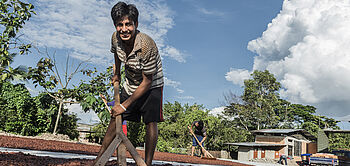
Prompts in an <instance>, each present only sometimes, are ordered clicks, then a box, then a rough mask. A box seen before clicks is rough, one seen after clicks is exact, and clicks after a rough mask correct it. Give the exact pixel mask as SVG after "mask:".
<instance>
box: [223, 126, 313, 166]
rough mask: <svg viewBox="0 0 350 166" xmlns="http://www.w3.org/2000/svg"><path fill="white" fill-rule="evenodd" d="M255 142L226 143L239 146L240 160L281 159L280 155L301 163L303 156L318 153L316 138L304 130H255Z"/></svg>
mask: <svg viewBox="0 0 350 166" xmlns="http://www.w3.org/2000/svg"><path fill="white" fill-rule="evenodd" d="M252 133H253V134H254V135H255V142H241V143H226V144H227V145H229V146H238V160H241V161H249V160H252V159H256V158H266V159H279V157H280V155H286V156H290V157H293V158H294V159H295V160H296V161H301V154H303V153H316V150H317V146H316V143H315V140H316V138H315V137H314V136H312V135H311V134H310V133H308V132H307V131H305V130H303V129H263V130H254V131H252Z"/></svg>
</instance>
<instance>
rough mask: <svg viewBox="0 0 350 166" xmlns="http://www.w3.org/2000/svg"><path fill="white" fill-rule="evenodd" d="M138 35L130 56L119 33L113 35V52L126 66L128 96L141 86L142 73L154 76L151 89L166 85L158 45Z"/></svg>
mask: <svg viewBox="0 0 350 166" xmlns="http://www.w3.org/2000/svg"><path fill="white" fill-rule="evenodd" d="M136 33H137V34H136V38H135V43H134V48H133V50H132V51H131V53H130V54H129V55H126V53H125V51H124V47H123V45H122V42H121V39H120V38H119V37H117V32H114V33H113V35H112V47H111V52H112V53H117V55H118V58H119V60H120V61H121V62H123V63H124V65H125V77H126V79H125V82H124V85H123V87H124V89H125V91H126V93H127V94H128V95H132V94H133V93H134V92H135V90H136V88H137V87H138V86H139V85H140V84H141V82H142V72H143V73H145V74H146V75H149V74H153V80H152V84H151V87H150V89H153V88H157V87H162V86H163V85H164V80H163V68H162V61H161V57H160V55H159V53H158V48H157V46H156V43H155V42H154V41H153V39H152V38H151V37H149V36H148V35H146V34H144V33H142V32H139V31H137V32H136Z"/></svg>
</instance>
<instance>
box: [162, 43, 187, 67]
mask: <svg viewBox="0 0 350 166" xmlns="http://www.w3.org/2000/svg"><path fill="white" fill-rule="evenodd" d="M161 55H163V56H168V57H170V58H172V59H175V60H176V61H178V62H182V63H185V62H186V60H185V57H186V56H187V55H186V54H185V53H183V52H181V51H180V50H178V49H176V48H174V47H172V46H166V47H165V48H164V49H163V50H162V52H161Z"/></svg>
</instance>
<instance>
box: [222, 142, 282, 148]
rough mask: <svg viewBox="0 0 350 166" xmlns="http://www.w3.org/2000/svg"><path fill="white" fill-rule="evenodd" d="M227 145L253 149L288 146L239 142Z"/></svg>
mask: <svg viewBox="0 0 350 166" xmlns="http://www.w3.org/2000/svg"><path fill="white" fill-rule="evenodd" d="M225 144H226V145H236V146H252V147H271V146H274V147H276V146H277V147H281V146H286V145H283V144H267V143H257V142H237V143H225Z"/></svg>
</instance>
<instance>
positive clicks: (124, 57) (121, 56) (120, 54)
mask: <svg viewBox="0 0 350 166" xmlns="http://www.w3.org/2000/svg"><path fill="white" fill-rule="evenodd" d="M139 33H140V31H138V30H137V31H136V37H135V42H134V46H133V49H132V51H131V52H130V54H129V55H126V53H125V51H124V50H125V49H124V46H123V44H122V41H121V39H120V37H119V36H118V37H117V38H118V42H117V52H118V57H119V59H120V60H121V61H122V62H124V63H126V61H127V58H128V57H129V56H130V55H133V54H136V52H137V51H139V50H141V48H142V46H141V39H140V37H138V36H139V35H138V34H139Z"/></svg>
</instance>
